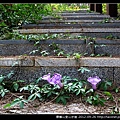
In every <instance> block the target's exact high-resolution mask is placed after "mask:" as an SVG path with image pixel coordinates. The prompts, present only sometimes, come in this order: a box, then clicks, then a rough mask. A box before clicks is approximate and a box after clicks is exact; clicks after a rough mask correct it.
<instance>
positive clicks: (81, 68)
mask: <svg viewBox="0 0 120 120" xmlns="http://www.w3.org/2000/svg"><path fill="white" fill-rule="evenodd" d="M78 71H80V72H81V73H85V72H90V70H89V69H88V68H85V67H80V68H79V69H78Z"/></svg>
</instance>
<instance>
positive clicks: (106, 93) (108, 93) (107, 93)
mask: <svg viewBox="0 0 120 120" xmlns="http://www.w3.org/2000/svg"><path fill="white" fill-rule="evenodd" d="M103 93H104V94H105V95H107V96H109V97H111V96H112V94H111V93H110V92H107V91H105V92H103Z"/></svg>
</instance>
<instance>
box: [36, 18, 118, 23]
mask: <svg viewBox="0 0 120 120" xmlns="http://www.w3.org/2000/svg"><path fill="white" fill-rule="evenodd" d="M105 21H106V19H100V18H99V19H82V20H81V19H78V20H76V19H74V20H73V19H72V20H68V19H67V20H62V19H59V20H57V19H56V20H53V19H48V20H40V21H38V22H37V23H38V24H49V23H73V24H74V23H104V22H105ZM108 21H109V22H110V23H113V22H120V21H119V20H115V19H110V20H108Z"/></svg>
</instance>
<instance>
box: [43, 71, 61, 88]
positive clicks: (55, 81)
mask: <svg viewBox="0 0 120 120" xmlns="http://www.w3.org/2000/svg"><path fill="white" fill-rule="evenodd" d="M61 78H62V76H61V75H60V74H58V73H55V74H54V75H53V77H52V78H50V73H48V74H47V75H44V76H43V77H42V79H43V80H47V81H48V82H49V83H50V84H53V85H55V84H58V85H59V87H60V88H62V87H63V84H62V83H61Z"/></svg>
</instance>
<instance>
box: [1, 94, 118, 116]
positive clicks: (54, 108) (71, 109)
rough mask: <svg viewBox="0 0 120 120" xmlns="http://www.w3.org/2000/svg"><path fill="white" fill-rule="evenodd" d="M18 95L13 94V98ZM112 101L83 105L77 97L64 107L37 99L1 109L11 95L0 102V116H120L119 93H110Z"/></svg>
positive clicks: (11, 97) (10, 98) (9, 99)
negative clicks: (103, 103)
mask: <svg viewBox="0 0 120 120" xmlns="http://www.w3.org/2000/svg"><path fill="white" fill-rule="evenodd" d="M16 94H18V93H14V96H15V95H16ZM112 94H113V96H114V101H107V102H105V105H104V106H100V105H97V106H94V105H90V104H87V103H83V102H82V101H81V98H80V97H79V96H77V97H73V98H72V99H71V100H69V101H68V102H67V104H66V105H63V104H60V103H59V104H58V103H55V102H54V101H48V102H40V101H38V100H37V99H36V100H34V101H32V102H29V103H27V104H25V105H24V107H23V108H22V109H21V108H20V107H19V105H15V106H13V107H10V108H3V106H4V105H5V104H6V103H9V102H10V101H11V100H12V99H13V94H9V95H5V97H4V98H1V100H0V104H1V106H0V114H120V93H112Z"/></svg>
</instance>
